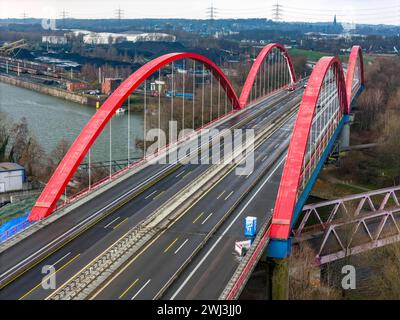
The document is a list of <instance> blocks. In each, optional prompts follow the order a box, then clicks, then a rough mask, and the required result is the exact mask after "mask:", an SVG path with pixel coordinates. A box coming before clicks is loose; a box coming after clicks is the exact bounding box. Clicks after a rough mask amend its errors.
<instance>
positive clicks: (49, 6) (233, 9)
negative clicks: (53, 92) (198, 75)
mask: <svg viewBox="0 0 400 320" xmlns="http://www.w3.org/2000/svg"><path fill="white" fill-rule="evenodd" d="M212 2H213V5H214V7H215V8H216V18H269V19H270V18H272V17H273V10H272V9H273V5H274V4H276V0H247V1H244V0H213V1H212ZM279 4H280V5H282V9H283V11H282V17H283V20H285V21H310V22H315V21H332V20H333V16H334V14H335V13H336V14H337V19H338V21H339V22H354V23H372V24H378V23H385V24H396V25H399V24H400V0H379V1H377V0H307V1H299V0H280V1H279ZM210 6H211V0H0V18H21V17H22V16H23V14H24V12H25V14H26V15H27V16H28V17H35V18H43V17H46V18H51V16H56V17H60V13H61V11H63V10H65V11H66V12H68V15H69V17H72V18H115V16H116V14H115V11H116V9H118V7H120V8H121V9H122V10H123V17H124V18H132V19H133V18H197V19H205V18H206V17H207V13H206V11H207V7H210Z"/></svg>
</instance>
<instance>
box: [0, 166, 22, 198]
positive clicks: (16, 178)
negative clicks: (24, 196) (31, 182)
mask: <svg viewBox="0 0 400 320" xmlns="http://www.w3.org/2000/svg"><path fill="white" fill-rule="evenodd" d="M25 180H26V176H25V168H24V167H22V166H20V165H19V164H17V163H11V162H0V193H4V192H10V191H19V190H22V189H23V187H24V182H25Z"/></svg>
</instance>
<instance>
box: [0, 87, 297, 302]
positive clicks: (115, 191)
mask: <svg viewBox="0 0 400 320" xmlns="http://www.w3.org/2000/svg"><path fill="white" fill-rule="evenodd" d="M295 94H301V90H299V92H297V93H292V94H289V95H288V94H287V93H286V92H282V93H280V94H278V95H277V96H278V97H282V96H285V95H287V96H288V97H287V99H286V100H285V101H283V102H281V103H279V104H278V105H277V106H276V107H274V108H267V109H266V110H265V112H263V114H262V115H261V116H259V117H257V118H256V119H254V120H251V121H250V122H249V123H248V124H247V125H246V126H245V127H248V128H252V127H254V126H257V125H258V123H259V124H260V123H261V121H263V120H264V121H265V119H266V118H267V119H269V117H271V116H272V115H273V114H275V113H276V112H281V110H282V108H283V107H284V106H285V105H287V104H288V102H290V101H291V100H292V99H293V96H294V95H295ZM276 98H277V97H276V96H275V97H273V98H268V99H267V100H266V101H263V102H260V103H258V104H257V105H256V106H255V107H253V108H251V109H249V110H247V111H245V112H244V113H243V114H241V115H238V116H237V117H236V118H235V119H232V120H230V121H228V122H227V123H225V124H223V125H221V126H218V127H217V128H218V129H223V128H229V127H231V126H232V125H234V124H235V123H238V122H239V121H240V120H243V119H245V118H246V117H249V116H250V115H252V114H254V113H256V112H257V111H259V110H261V109H262V108H263V107H264V106H265V105H266V104H267V105H268V104H270V103H271V100H274V99H276ZM261 124H262V123H261ZM167 168H169V165H152V166H149V167H147V168H145V169H144V170H142V171H140V172H138V173H137V174H135V175H134V176H132V177H131V178H128V179H126V180H124V181H123V182H121V183H119V184H118V185H117V186H115V187H113V188H111V189H109V190H107V191H106V192H104V193H103V194H101V195H100V196H99V197H96V198H95V199H93V200H91V201H89V202H88V203H86V204H84V205H82V206H81V207H79V208H77V209H76V210H74V211H72V212H71V213H69V214H68V215H66V216H65V217H62V218H60V219H59V220H57V221H56V222H54V223H52V224H50V225H49V226H47V227H45V228H43V229H42V230H40V231H38V232H36V233H35V234H33V235H31V236H30V237H28V238H27V239H26V240H24V241H21V242H20V243H18V244H17V245H15V246H13V247H12V248H10V249H9V250H6V251H5V252H3V253H2V254H1V255H0V272H1V276H0V278H1V277H3V276H5V275H6V273H7V271H8V270H11V269H12V268H13V267H14V266H15V265H17V264H18V263H20V262H21V261H22V260H24V259H26V258H27V257H29V256H31V255H32V254H34V253H35V252H36V251H37V250H40V249H41V248H42V247H44V246H45V245H46V244H47V243H49V242H51V241H53V240H54V239H56V238H57V237H59V236H60V235H62V234H63V233H64V232H66V231H68V230H69V229H71V228H72V227H74V226H76V225H77V224H79V223H81V222H82V221H84V219H86V218H87V217H89V216H91V215H93V214H95V213H96V212H99V211H101V210H104V207H105V206H107V205H108V204H110V203H112V202H115V201H117V199H118V198H120V197H121V194H124V193H129V192H128V191H129V190H131V189H134V188H135V187H136V186H138V185H140V184H141V183H143V181H144V180H146V179H149V177H151V176H153V175H155V174H156V173H158V172H160V171H162V170H166V169H167ZM207 168H208V165H192V164H187V165H183V166H181V167H179V168H178V169H177V170H176V171H174V172H173V173H171V174H169V175H168V176H167V177H165V178H164V179H162V180H160V181H158V182H156V183H155V184H154V185H153V186H151V187H150V188H148V189H147V190H146V191H145V192H143V193H141V194H140V195H138V196H136V197H135V198H134V199H133V200H131V201H130V202H128V203H127V204H125V205H124V206H122V207H121V208H119V209H117V210H115V211H113V212H112V213H111V214H109V215H108V216H107V217H106V218H104V219H103V220H101V221H100V222H98V223H97V224H96V225H95V226H93V227H91V228H89V229H88V230H86V231H85V232H83V233H82V234H80V235H79V236H78V237H76V238H75V239H73V241H71V242H69V243H67V244H66V245H64V246H63V247H61V248H60V249H58V250H56V251H55V252H54V253H52V254H50V255H49V256H48V257H47V258H45V259H44V260H43V261H41V262H40V263H39V264H37V265H36V266H35V267H33V268H31V269H30V270H28V271H26V272H25V273H24V274H22V276H20V277H18V278H17V279H15V280H14V281H12V282H11V283H9V284H8V285H6V286H5V287H3V288H2V289H1V291H0V299H19V298H23V299H43V298H45V297H47V296H48V295H49V294H50V293H51V292H52V291H51V290H43V289H42V287H41V280H42V278H43V277H44V276H45V274H43V273H42V268H43V266H45V265H51V266H54V268H55V269H56V271H57V273H56V276H57V277H56V279H57V287H58V286H59V285H60V284H62V283H64V281H66V280H68V279H69V278H70V277H71V276H72V275H74V274H75V273H76V272H77V271H79V270H80V269H81V268H82V267H83V266H85V265H86V264H87V263H88V262H90V261H91V260H93V258H95V257H96V256H97V255H98V254H99V253H101V252H102V251H103V250H104V249H105V248H107V247H108V246H109V245H110V244H112V243H113V242H114V241H115V240H117V239H118V238H119V237H121V236H122V235H123V234H124V233H126V232H127V231H128V230H129V229H130V228H132V227H133V226H135V225H137V224H138V223H139V222H140V221H141V220H143V219H144V218H146V217H147V216H148V215H149V214H151V213H152V212H153V211H154V210H155V209H156V208H158V207H159V206H160V205H162V204H163V203H165V202H166V201H167V200H168V199H169V198H170V197H171V196H172V195H174V194H175V193H176V192H177V190H180V189H181V188H182V187H183V186H184V185H186V184H187V183H188V182H190V181H192V180H193V178H194V177H196V176H198V175H199V174H201V173H202V172H204V170H206V169H207ZM238 190H239V189H238ZM225 197H226V196H225ZM232 198H234V197H233V196H232ZM216 216H217V215H215V216H214V217H213V216H210V217H209V219H208V220H209V222H210V223H211V222H213V221H215V220H213V219H216V218H215V217H216ZM198 220H201V217H200V218H199V219H198ZM187 244H188V243H187ZM171 250H172V249H171Z"/></svg>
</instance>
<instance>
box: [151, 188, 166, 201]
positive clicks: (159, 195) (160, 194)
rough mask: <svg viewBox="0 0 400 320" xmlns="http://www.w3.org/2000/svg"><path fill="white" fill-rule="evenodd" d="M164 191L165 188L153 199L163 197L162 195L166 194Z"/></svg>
mask: <svg viewBox="0 0 400 320" xmlns="http://www.w3.org/2000/svg"><path fill="white" fill-rule="evenodd" d="M164 192H165V190H164V191H161V192H160V193H159V194H158V195H156V196H155V197H154V198H153V200H157V199H158V198H159V197H161V196H162V195H163V194H164Z"/></svg>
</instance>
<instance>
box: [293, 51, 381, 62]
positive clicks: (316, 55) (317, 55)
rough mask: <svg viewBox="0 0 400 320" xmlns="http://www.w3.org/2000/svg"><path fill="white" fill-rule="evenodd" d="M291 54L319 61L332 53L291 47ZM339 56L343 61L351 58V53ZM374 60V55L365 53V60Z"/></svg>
mask: <svg viewBox="0 0 400 320" xmlns="http://www.w3.org/2000/svg"><path fill="white" fill-rule="evenodd" d="M289 54H290V55H291V56H293V57H295V56H304V57H306V58H307V60H311V61H318V60H319V59H321V58H322V57H324V56H332V54H331V53H328V52H321V51H312V50H304V49H294V48H292V49H289ZM339 58H340V60H341V61H342V62H347V61H348V60H349V55H348V54H341V55H339ZM372 60H373V57H371V56H369V55H366V54H364V62H365V63H369V62H370V61H372Z"/></svg>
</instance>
